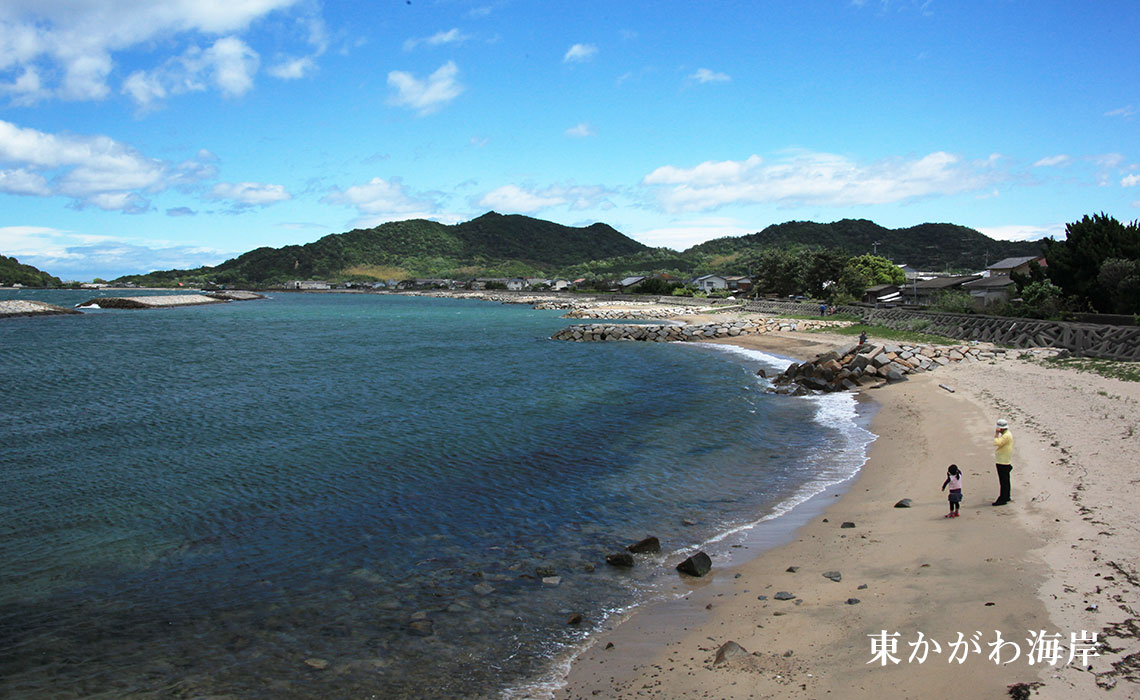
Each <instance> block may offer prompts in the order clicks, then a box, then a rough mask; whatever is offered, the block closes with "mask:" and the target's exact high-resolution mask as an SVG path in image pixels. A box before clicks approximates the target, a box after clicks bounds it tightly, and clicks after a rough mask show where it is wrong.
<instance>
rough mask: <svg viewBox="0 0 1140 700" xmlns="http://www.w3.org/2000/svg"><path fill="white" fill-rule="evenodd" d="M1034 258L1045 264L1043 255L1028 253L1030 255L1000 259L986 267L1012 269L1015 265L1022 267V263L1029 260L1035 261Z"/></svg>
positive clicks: (990, 268) (989, 268) (988, 268)
mask: <svg viewBox="0 0 1140 700" xmlns="http://www.w3.org/2000/svg"><path fill="white" fill-rule="evenodd" d="M1034 260H1036V261H1037V262H1038V264H1040V265H1042V266H1043V265H1044V264H1045V258H1043V257H1041V256H1040V255H1028V256H1024V257H1020V258H1005V259H1004V260H998V261H997V262H996V263H994V264H993V265H990V266H989V267H987V268H986V269H987V270H1012V269H1013V268H1015V267H1021V266H1022V265H1024V264H1026V263H1029V262H1033V261H1034Z"/></svg>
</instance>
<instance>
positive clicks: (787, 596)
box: [772, 591, 796, 600]
mask: <svg viewBox="0 0 1140 700" xmlns="http://www.w3.org/2000/svg"><path fill="white" fill-rule="evenodd" d="M772 597H773V598H775V599H776V600H795V598H796V596H795V595H794V594H792V593H788V592H787V591H780V592H779V593H777V594H776V595H774V596H772Z"/></svg>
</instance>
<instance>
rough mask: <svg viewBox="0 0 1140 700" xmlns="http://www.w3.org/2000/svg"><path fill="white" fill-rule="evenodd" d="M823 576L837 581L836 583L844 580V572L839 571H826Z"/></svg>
mask: <svg viewBox="0 0 1140 700" xmlns="http://www.w3.org/2000/svg"><path fill="white" fill-rule="evenodd" d="M823 577H824V578H826V579H830V580H832V581H835V582H836V583H839V582H840V581H842V580H843V574H841V573H839V572H838V571H824V572H823Z"/></svg>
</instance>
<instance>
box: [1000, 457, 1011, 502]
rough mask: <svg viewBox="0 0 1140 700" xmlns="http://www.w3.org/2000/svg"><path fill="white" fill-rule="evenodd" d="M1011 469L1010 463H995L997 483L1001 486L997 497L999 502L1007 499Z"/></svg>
mask: <svg viewBox="0 0 1140 700" xmlns="http://www.w3.org/2000/svg"><path fill="white" fill-rule="evenodd" d="M1012 471H1013V465H1012V464H999V465H997V475H998V484H999V485H1000V486H1001V493H999V494H998V497H997V499H998V502H999V503H1005V502H1007V501H1009V473H1010V472H1012Z"/></svg>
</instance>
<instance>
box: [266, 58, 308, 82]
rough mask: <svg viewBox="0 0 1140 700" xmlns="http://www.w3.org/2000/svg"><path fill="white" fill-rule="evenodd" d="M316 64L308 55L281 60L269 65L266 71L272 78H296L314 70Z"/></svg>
mask: <svg viewBox="0 0 1140 700" xmlns="http://www.w3.org/2000/svg"><path fill="white" fill-rule="evenodd" d="M316 67H317V64H316V62H314V61H313V59H312V58H311V57H309V56H304V57H302V58H294V59H290V60H287V61H283V62H281V63H278V64H276V65H274V66H270V67H269V68H268V69H266V70H267V72H268V73H269V74H270V75H272V76H273V77H274V78H280V79H282V80H296V79H297V78H304V77H305V76H306V75H310V74H311V73H312V72H313V71H314V70H316Z"/></svg>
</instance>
